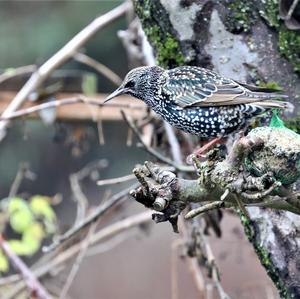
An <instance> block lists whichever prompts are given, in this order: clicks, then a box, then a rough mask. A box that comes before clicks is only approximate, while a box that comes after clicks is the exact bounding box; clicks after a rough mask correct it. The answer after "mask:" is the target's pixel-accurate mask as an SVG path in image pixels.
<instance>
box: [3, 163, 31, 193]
mask: <svg viewBox="0 0 300 299" xmlns="http://www.w3.org/2000/svg"><path fill="white" fill-rule="evenodd" d="M24 178H29V179H31V180H34V179H35V174H34V173H32V172H31V171H29V169H28V163H26V162H24V163H21V164H20V166H19V169H18V172H17V175H16V177H15V179H14V181H13V183H12V185H11V187H10V190H9V194H8V197H14V196H16V195H17V193H18V190H19V188H20V185H21V183H22V181H23V179H24Z"/></svg>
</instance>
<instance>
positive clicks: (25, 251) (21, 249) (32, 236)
mask: <svg viewBox="0 0 300 299" xmlns="http://www.w3.org/2000/svg"><path fill="white" fill-rule="evenodd" d="M44 235H45V233H44V230H43V226H42V225H41V224H40V223H38V222H35V223H33V224H32V225H30V227H28V229H27V230H26V231H25V232H24V234H23V237H22V240H9V241H8V243H9V245H10V247H11V249H12V250H13V251H14V252H15V253H16V254H17V255H25V256H30V255H33V254H35V253H36V252H37V251H38V250H39V249H40V247H41V242H42V240H43V237H44Z"/></svg>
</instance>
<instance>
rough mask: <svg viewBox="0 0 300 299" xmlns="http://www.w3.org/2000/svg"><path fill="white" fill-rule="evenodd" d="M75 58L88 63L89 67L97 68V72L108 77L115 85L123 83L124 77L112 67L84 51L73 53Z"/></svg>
mask: <svg viewBox="0 0 300 299" xmlns="http://www.w3.org/2000/svg"><path fill="white" fill-rule="evenodd" d="M73 58H74V59H75V60H76V61H78V62H80V63H83V64H86V65H88V66H89V67H91V68H93V69H95V70H96V71H97V72H99V73H100V74H102V75H103V76H105V77H106V78H108V79H109V80H110V81H111V82H113V83H114V84H115V85H117V86H119V85H120V84H121V83H122V79H121V78H120V77H119V76H118V75H117V74H116V73H114V72H113V71H112V70H111V69H110V68H108V67H107V66H105V65H104V64H102V63H100V62H99V61H97V60H95V59H93V58H91V57H89V56H87V55H85V54H83V53H76V54H74V55H73Z"/></svg>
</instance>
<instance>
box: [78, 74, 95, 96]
mask: <svg viewBox="0 0 300 299" xmlns="http://www.w3.org/2000/svg"><path fill="white" fill-rule="evenodd" d="M81 88H82V92H83V94H84V95H86V96H92V95H94V94H95V93H97V78H96V76H95V75H93V74H86V75H85V76H84V77H83V79H82V86H81Z"/></svg>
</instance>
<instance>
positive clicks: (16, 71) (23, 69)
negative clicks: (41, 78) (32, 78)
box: [0, 65, 36, 84]
mask: <svg viewBox="0 0 300 299" xmlns="http://www.w3.org/2000/svg"><path fill="white" fill-rule="evenodd" d="M35 69H36V66H35V65H24V66H20V67H16V68H12V69H11V70H9V71H4V72H3V73H2V74H0V84H1V83H3V82H5V81H7V80H9V79H11V78H14V77H17V76H20V75H26V74H30V73H32V72H34V70H35Z"/></svg>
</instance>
